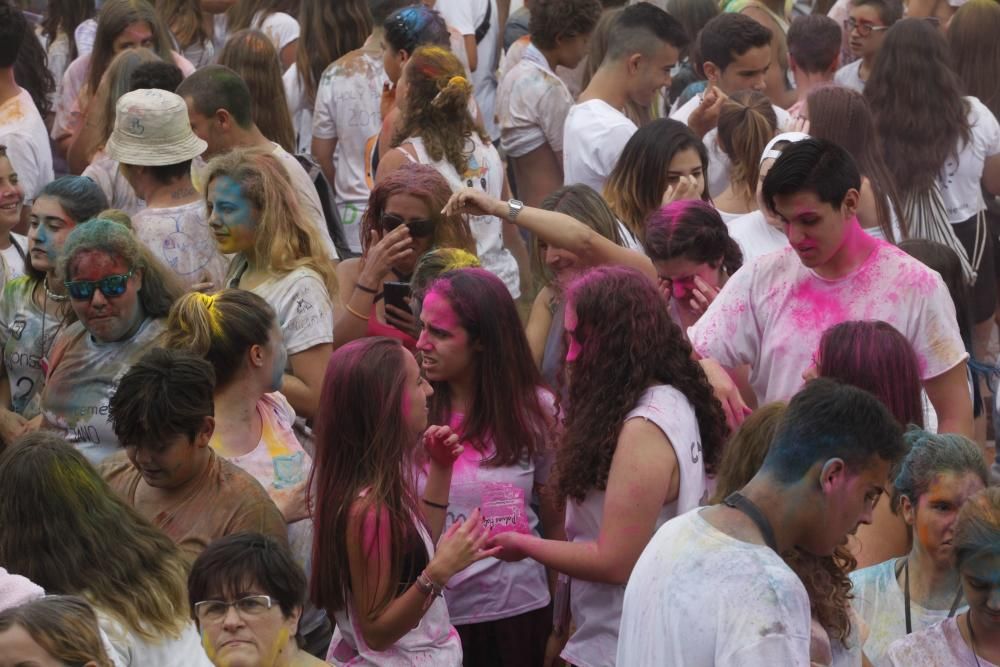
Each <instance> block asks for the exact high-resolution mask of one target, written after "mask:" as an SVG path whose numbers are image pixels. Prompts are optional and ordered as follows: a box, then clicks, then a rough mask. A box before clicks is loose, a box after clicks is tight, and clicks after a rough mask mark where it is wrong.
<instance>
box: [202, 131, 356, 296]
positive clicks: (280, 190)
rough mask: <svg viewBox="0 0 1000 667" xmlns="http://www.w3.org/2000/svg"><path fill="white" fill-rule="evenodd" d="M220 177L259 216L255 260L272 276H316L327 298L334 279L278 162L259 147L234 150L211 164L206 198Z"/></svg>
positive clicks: (316, 235)
mask: <svg viewBox="0 0 1000 667" xmlns="http://www.w3.org/2000/svg"><path fill="white" fill-rule="evenodd" d="M220 176H227V177H229V178H231V179H233V180H234V181H236V182H237V183H239V184H240V190H241V192H242V194H243V196H244V197H246V199H247V201H249V202H250V203H251V204H253V206H254V207H255V208H256V209H257V211H258V212H259V217H258V219H257V227H256V230H255V232H254V255H255V256H256V258H257V260H258V261H260V262H264V263H266V265H267V268H268V270H270V271H271V272H272V273H276V274H279V275H283V274H286V273H291V272H292V271H294V270H295V269H298V268H309V269H312V270H313V271H315V272H316V273H318V274H319V275H320V276H321V277H322V279H323V282H324V283H325V284H326V288H327V291H329V293H330V297H331V299H332V298H333V297H334V295H335V294H336V293H337V277H336V274H335V273H334V271H333V266H332V265H331V263H330V260H329V258H328V257H327V256H326V253H325V251H324V249H323V242H322V240H321V239H320V237H319V233H318V232H317V231H316V230H315V228H314V227H313V226H312V225H310V224H308V223H307V222H306V218H305V213H304V212H303V211H302V207H301V206H300V205H299V200H298V197H297V196H296V194H295V192H296V191H295V186H293V185H292V181H291V179H290V178H289V176H288V172H287V171H286V170H285V167H284V165H282V164H281V161H280V160H279V159H278V158H276V157H275V156H274V154H273V153H271V152H270V151H264V150H261V149H259V148H249V149H236V150H233V151H230V152H229V153H226V154H225V155H220V156H219V157H216V158H214V159H212V161H211V162H209V163H208V168H207V170H206V178H205V196H206V200H207V197H208V191H209V186H211V184H212V181H213V180H215V179H216V178H218V177H220Z"/></svg>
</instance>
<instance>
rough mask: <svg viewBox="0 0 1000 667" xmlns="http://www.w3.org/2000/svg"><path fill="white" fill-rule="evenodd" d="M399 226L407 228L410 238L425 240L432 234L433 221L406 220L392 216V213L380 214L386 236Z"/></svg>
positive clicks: (428, 219)
mask: <svg viewBox="0 0 1000 667" xmlns="http://www.w3.org/2000/svg"><path fill="white" fill-rule="evenodd" d="M400 225H406V226H407V227H409V228H410V236H412V237H413V238H415V239H425V238H427V237H428V236H432V235H433V234H434V221H433V220H432V219H430V218H422V219H419V220H406V219H404V218H401V217H399V216H398V215H393V214H392V213H383V214H382V228H383V229H384V230H385V232H386V233H387V234H388V233H389V232H391V231H392V230H394V229H396V228H397V227H399V226H400Z"/></svg>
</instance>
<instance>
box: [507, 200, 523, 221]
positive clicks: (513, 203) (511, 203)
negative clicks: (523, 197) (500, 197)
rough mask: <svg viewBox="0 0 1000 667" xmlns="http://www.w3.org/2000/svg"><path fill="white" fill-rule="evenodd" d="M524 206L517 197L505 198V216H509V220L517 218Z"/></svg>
mask: <svg viewBox="0 0 1000 667" xmlns="http://www.w3.org/2000/svg"><path fill="white" fill-rule="evenodd" d="M523 208H524V202H522V201H519V200H517V199H508V200H507V217H508V218H510V221H511V222H514V221H515V220H517V216H518V215H520V214H521V210H522V209H523Z"/></svg>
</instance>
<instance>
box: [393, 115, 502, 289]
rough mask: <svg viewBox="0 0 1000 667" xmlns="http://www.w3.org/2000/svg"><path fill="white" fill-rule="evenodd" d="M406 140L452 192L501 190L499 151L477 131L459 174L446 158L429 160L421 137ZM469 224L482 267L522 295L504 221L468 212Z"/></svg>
mask: <svg viewBox="0 0 1000 667" xmlns="http://www.w3.org/2000/svg"><path fill="white" fill-rule="evenodd" d="M407 144H409V145H410V146H412V147H413V150H414V151H415V152H416V154H417V159H416V162H419V163H420V164H426V165H428V166H431V167H434V168H435V169H436V170H437V172H438V173H439V174H441V175H442V176H444V179H445V180H446V181H448V185H450V186H451V189H452V191H453V192H457V191H458V190H460V189H462V188H466V187H468V188H477V189H479V190H482V191H484V192H485V193H486V194H488V195H490V196H491V197H495V198H497V199H499V198H500V196H501V195H502V194H503V178H504V171H503V162H502V161H501V160H500V154H499V153H497V149H496V148H494V147H493V145H492V144H484V143H483V142H482V140H481V139H480V138H479V136H478V135H476V134H473V135H472V138H471V139H470V140H469V142H468V145H467V151H466V154H467V155H468V156H469V166H468V168H467V169H466V171H465V173H464V174H461V175H459V173H458V170H457V169H455V166H454V165H453V164H452V163H450V162H448V160H447V159H441V160H432V159H431V156H430V155H428V154H427V148H426V147H425V146H424V141H423V139H421V138H420V137H410V138H409V139H407V140H406V141H404V142H403V145H404V146H405V145H407ZM403 154H404V155H406V157H407V158H408V159H409V160H411V161H413V156H412V155H410V153H409V152H407V151H403ZM469 227H470V228H471V229H472V235H473V236H474V237H475V238H476V254H478V255H479V261H480V262H481V263H482V265H483V268H484V269H486V270H487V271H489V272H491V273H493V274H495V275H496V276H497V277H498V278H500V280H502V281H503V283H504V285H506V286H507V289H508V290H510V294H511V296H512V297H514V298H515V299H516V298H518V297H519V296H521V288H520V280H519V275H518V271H517V261H516V260H515V259H514V256H513V255H512V254H510V251H509V250H507V248H506V247H505V246H504V244H503V221H502V220H500V218H497V217H496V216H492V215H477V216H470V217H469Z"/></svg>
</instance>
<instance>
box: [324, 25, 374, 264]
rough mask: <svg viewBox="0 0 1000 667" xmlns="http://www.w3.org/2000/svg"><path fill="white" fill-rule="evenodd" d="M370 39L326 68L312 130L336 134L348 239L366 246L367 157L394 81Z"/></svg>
mask: <svg viewBox="0 0 1000 667" xmlns="http://www.w3.org/2000/svg"><path fill="white" fill-rule="evenodd" d="M371 46H372V45H371V44H365V46H364V48H361V49H358V50H356V51H351V52H350V53H348V54H346V55H345V56H343V57H342V58H340V59H338V60H337V61H336V62H334V63H333V64H332V65H330V66H329V67H327V68H326V71H325V72H323V76H322V77H321V78H320V81H319V87H318V88H317V90H316V105H315V107H314V108H313V112H312V136H314V137H317V138H319V139H336V140H337V147H336V148H335V149H334V151H333V166H334V168H335V169H336V177H335V178H334V182H333V189H334V193H335V195H336V201H337V210H338V211H339V212H340V221H341V223H342V224H343V226H344V234H345V236H346V237H347V242H348V243H349V244H350V246H351V250H353V251H354V252H361V237H360V229H361V216H363V215H364V212H365V210H366V209H367V208H368V195H370V194H371V189H372V186H373V185H374V177H373V176H374V175H373V174H371V173H370V168H369V165H370V164H371V161H370V160H369V159H368V158H369V156H370V155H371V153H372V151H373V150H374V147H375V141H376V140H377V139H378V134H379V131H380V130H381V129H382V113H381V111H380V108H379V104H380V102H381V99H382V86H383V85H384V84H386V83H388V82H389V77H387V76H386V75H385V69H384V67H383V65H382V57H381V55H380V54H379V53H378V52H375V51H372V50H371Z"/></svg>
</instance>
